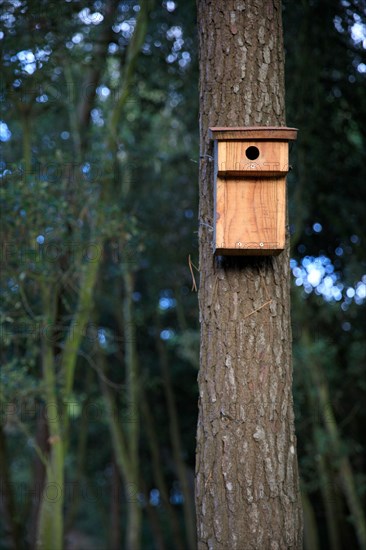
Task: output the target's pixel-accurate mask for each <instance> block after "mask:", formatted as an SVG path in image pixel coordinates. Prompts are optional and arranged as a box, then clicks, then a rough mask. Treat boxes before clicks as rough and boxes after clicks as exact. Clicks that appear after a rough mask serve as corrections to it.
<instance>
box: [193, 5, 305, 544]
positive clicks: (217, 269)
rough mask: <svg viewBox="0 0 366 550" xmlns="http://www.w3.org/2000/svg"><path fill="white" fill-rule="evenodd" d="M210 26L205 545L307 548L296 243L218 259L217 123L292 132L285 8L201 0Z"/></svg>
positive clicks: (203, 266) (199, 476)
mask: <svg viewBox="0 0 366 550" xmlns="http://www.w3.org/2000/svg"><path fill="white" fill-rule="evenodd" d="M198 22H199V40H200V144H201V164H200V232H199V237H200V272H201V281H200V291H199V301H200V322H201V364H200V372H199V420H198V432H197V462H196V503H197V526H198V548H199V549H204V548H210V549H215V550H216V549H220V548H222V549H228V548H230V549H233V550H234V549H238V550H244V549H249V548H253V549H263V550H266V549H270V548H271V549H279V550H280V549H281V550H282V549H284V548H291V549H293V550H294V549H300V548H302V510H301V496H300V490H299V480H298V470H297V459H296V438H295V434H294V415H293V403H292V391H291V390H292V388H291V386H292V357H291V323H290V294H289V290H290V289H289V283H290V272H289V246H288V245H289V243H288V239H287V246H286V250H285V251H284V252H283V253H281V254H280V255H279V256H277V257H226V258H214V257H213V254H212V247H211V240H212V232H211V231H210V226H212V224H213V177H214V174H213V162H212V158H211V157H212V154H213V147H212V144H211V143H210V140H209V138H208V128H209V127H210V126H284V125H285V114H284V79H283V76H284V52H283V42H282V22H281V3H280V1H279V0H273V1H271V2H268V1H266V2H265V1H264V0H247V1H245V2H244V1H238V0H215V2H213V1H209V0H198ZM266 302H267V303H268V302H269V303H268V305H265V306H264V307H261V306H263V304H265V303H266ZM259 308H260V309H259Z"/></svg>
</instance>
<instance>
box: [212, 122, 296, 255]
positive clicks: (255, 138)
mask: <svg viewBox="0 0 366 550" xmlns="http://www.w3.org/2000/svg"><path fill="white" fill-rule="evenodd" d="M210 131H211V136H212V138H213V139H214V140H215V147H214V160H215V182H214V205H215V208H214V242H213V248H214V252H215V254H221V255H224V254H228V255H274V254H279V253H280V252H281V251H282V250H284V248H285V242H286V231H285V227H286V174H287V172H288V170H289V166H288V142H289V141H290V140H293V139H296V134H297V130H296V129H295V128H282V127H265V128H262V127H249V128H210Z"/></svg>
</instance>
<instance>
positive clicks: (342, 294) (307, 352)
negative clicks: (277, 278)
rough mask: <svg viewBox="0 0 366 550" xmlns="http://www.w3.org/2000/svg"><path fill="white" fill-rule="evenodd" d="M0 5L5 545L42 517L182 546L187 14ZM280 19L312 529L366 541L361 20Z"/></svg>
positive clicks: (190, 297) (192, 178)
mask: <svg viewBox="0 0 366 550" xmlns="http://www.w3.org/2000/svg"><path fill="white" fill-rule="evenodd" d="M2 7H3V14H2V16H1V17H2V19H1V21H2V30H1V34H0V38H1V42H2V45H3V50H4V55H3V67H2V79H1V105H2V114H1V121H2V122H1V127H0V139H1V141H2V158H1V164H0V167H1V174H2V177H3V185H2V189H1V201H2V202H1V204H2V210H1V214H2V229H3V231H2V249H1V250H2V256H1V260H2V290H1V297H2V303H1V344H2V351H1V361H2V366H1V373H0V397H1V403H0V406H1V408H0V412H1V416H0V484H1V485H0V509H1V511H2V514H1V517H2V519H1V522H0V530H1V543H0V547H1V548H4V549H5V548H28V547H34V546H35V541H36V538H37V532H38V536H39V534H40V533H41V532H45V531H47V528H46V527H45V528H44V529H43V527H41V528H40V527H39V526H40V525H41V526H45V525H46V524H47V522H48V520H47V521H46V520H45V518H46V517H47V509H45V505H46V504H47V506H50V507H51V508H53V509H57V511H58V513H57V514H53V519H52V521H55V522H57V525H52V526H51V529H52V533H53V535H52V536H53V537H57V536H58V545H59V546H60V544H61V543H60V540H61V537H62V534H61V531H62V521H63V522H64V532H65V537H66V539H65V540H66V547H68V546H71V545H74V546H75V545H76V544H79V546H80V547H84V548H88V549H91V548H93V546H94V547H98V548H102V547H105V548H119V547H125V544H127V543H126V542H125V541H126V540H128V532H130V533H131V532H132V528H130V529H129V527H128V526H129V525H131V521H132V525H138V524H139V525H140V529H137V528H136V527H133V530H134V532H136V533H137V535H136V536H137V537H139V533H140V535H141V548H146V549H148V548H179V546H180V547H181V548H188V547H189V540H191V533H192V529H193V530H194V525H192V518H191V516H190V514H189V502H190V499H191V498H192V491H193V471H194V450H195V440H194V434H195V429H196V415H197V388H196V378H197V367H198V319H197V303H196V295H195V293H194V292H191V287H192V277H191V274H190V271H189V268H188V263H187V257H188V255H189V254H190V255H191V258H192V261H193V263H195V264H197V257H198V253H197V233H196V231H197V190H196V189H197V188H196V182H197V162H198V157H199V147H198V127H197V126H198V123H197V120H198V115H197V107H198V91H197V45H196V28H195V5H194V2H191V1H189V2H179V1H175V2H172V1H169V2H168V1H164V2H160V1H156V3H155V5H151V4H148V3H143V2H142V3H141V4H140V5H139V4H138V3H137V2H133V1H131V2H129V1H114V0H110V1H105V2H103V1H99V0H96V1H95V2H90V3H85V2H78V1H72V2H66V1H65V2H58V3H53V2H49V1H38V0H37V1H33V0H25V1H23V2H13V1H12V2H10V1H9V2H3V5H2ZM284 7H285V9H284V28H285V38H286V49H287V65H286V70H287V84H286V89H287V122H288V124H289V125H293V126H297V127H299V129H300V133H299V141H298V143H297V145H296V146H295V147H294V150H293V152H292V160H293V165H294V170H293V172H292V174H291V178H290V181H289V190H290V215H291V216H292V219H291V223H292V225H293V231H294V240H293V243H294V248H293V254H292V257H293V260H292V264H291V265H292V270H293V273H294V280H295V285H294V299H293V318H294V328H293V333H294V351H295V364H294V366H295V397H296V399H295V404H296V407H297V411H298V412H297V434H298V442H299V450H300V466H301V475H302V485H303V494H304V500H305V501H306V507H305V508H306V509H307V510H308V514H307V518H308V522H307V525H308V526H309V525H310V526H311V529H309V528H308V529H307V531H306V534H307V536H308V540H312V541H318V542H317V544H318V547H319V548H327V547H331V548H337V547H341V548H343V547H344V548H347V547H351V546H352V547H357V545H358V546H359V547H363V546H362V536H363V535H362V522H363V519H362V510H363V509H365V508H366V506H365V488H366V484H365V477H364V474H363V472H364V471H365V441H364V429H363V426H364V420H365V418H364V416H365V411H364V409H363V407H362V399H363V396H364V392H365V382H364V376H363V373H364V365H365V350H364V345H363V341H364V326H365V325H366V323H365V310H364V305H363V304H364V301H365V283H366V280H365V278H364V277H365V273H366V270H365V258H364V242H365V217H364V215H363V206H362V203H363V202H364V199H365V187H364V181H365V166H364V162H363V150H364V140H365V119H366V116H365V115H366V113H365V109H366V101H365V94H364V92H363V89H364V81H365V71H366V61H365V49H364V44H363V40H365V26H364V17H365V6H364V4H363V3H362V2H358V1H352V2H351V1H350V2H346V1H343V2H331V1H330V0H329V1H327V0H322V1H320V0H318V1H314V2H311V3H310V2H303V3H299V4H296V5H293V4H292V3H290V2H285V6H284ZM145 9H146V10H147V11H148V12H149V15H148V17H147V19H146V22H147V25H145V23H144V21H143V17H142V16H143V14H144V10H145ZM146 13H147V12H146ZM139 17H141V19H142V21H141V24H140V25H138V23H137V21H138V19H139ZM136 30H137V32H136V33H134V31H136ZM133 37H135V38H133ZM133 44H134V46H135V47H134V46H133ZM141 44H142V46H141V47H140V45H141ZM137 51H138V52H139V54H138V56H137ZM198 275H199V274H198V273H196V279H197V283H198V280H199V277H198ZM314 365H315V366H316V371H314V369H313V368H312V369H311V368H309V366H311V367H313V366H314ZM324 398H325V401H324ZM324 405H325V407H324ZM335 433H336V434H337V435H336V438H335V435H334V434H335ZM126 457H127V460H125V459H126ZM345 464H346V465H347V466H346V468H345ZM345 471H346V478H347V479H348V480H349V479H350V476H351V478H353V481H352V483H351V485H352V486H353V493H352V494H353V497H350V495H351V493H350V491H349V487H351V485H350V484H349V483H348V482H347V481H346V482H345V481H344V480H345ZM347 472H348V473H347ZM55 476H56V477H55ZM46 480H47V481H46ZM45 483H46V484H45ZM346 487H348V489H346ZM347 491H348V492H347ZM351 492H352V491H351ZM355 495H356V496H355ZM184 503H185V507H184V506H183V504H184ZM42 506H43V510H42ZM134 514H135V515H134ZM140 515H141V517H140ZM128 518H129V519H128ZM131 518H134V519H133V520H131ZM134 521H136V522H137V523H133V522H134ZM48 525H49V522H48ZM54 529H56V530H55V531H54ZM57 529H58V533H59V534H58V535H57ZM55 541H56V538H55V539H52V544H53V543H54V542H55ZM131 544H135V541H134V542H132V543H131ZM136 544H138V541H137V543H136ZM337 545H338V546H337ZM52 547H55V545H54V544H53V546H52ZM308 547H309V548H310V547H312V548H313V547H314V546H311V545H308Z"/></svg>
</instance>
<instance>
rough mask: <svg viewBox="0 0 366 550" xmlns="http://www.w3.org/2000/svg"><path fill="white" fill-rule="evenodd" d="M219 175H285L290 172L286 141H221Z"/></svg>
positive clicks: (218, 150) (219, 145)
mask: <svg viewBox="0 0 366 550" xmlns="http://www.w3.org/2000/svg"><path fill="white" fill-rule="evenodd" d="M217 172H218V175H219V176H230V175H233V176H240V175H248V176H250V175H252V176H277V175H278V176H283V175H286V174H287V172H288V143H287V142H286V141H219V142H218V144H217Z"/></svg>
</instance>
